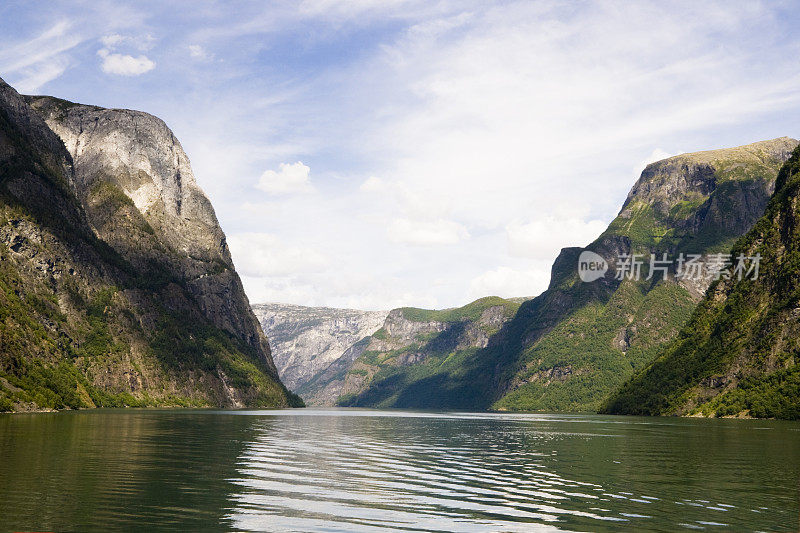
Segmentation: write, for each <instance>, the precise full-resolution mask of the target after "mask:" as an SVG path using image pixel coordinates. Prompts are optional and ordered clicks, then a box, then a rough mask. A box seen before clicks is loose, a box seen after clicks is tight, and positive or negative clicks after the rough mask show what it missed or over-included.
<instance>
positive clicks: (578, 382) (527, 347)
mask: <svg viewBox="0 0 800 533" xmlns="http://www.w3.org/2000/svg"><path fill="white" fill-rule="evenodd" d="M797 145H798V141H795V140H793V139H789V138H780V139H774V140H771V141H762V142H757V143H754V144H750V145H746V146H740V147H736V148H728V149H722V150H712V151H707V152H697V153H691V154H683V155H679V156H675V157H671V158H668V159H665V160H662V161H658V162H655V163H653V164H650V165H648V166H647V167H646V168H645V169H644V171H643V172H642V174H641V177H640V178H639V179H638V180H637V182H636V183H635V184H634V186H633V188H632V189H631V191H630V193H629V194H628V197H627V199H626V200H625V202H624V204H623V206H622V208H621V210H620V212H619V214H618V216H617V217H616V218H615V219H614V220H613V221H612V222H611V224H610V225H609V227H608V228H607V229H606V231H605V232H603V234H602V235H600V237H598V239H597V240H595V241H594V242H593V243H591V244H590V245H589V246H587V247H586V248H565V249H563V250H562V251H561V253H560V255H559V256H558V258H557V259H556V261H555V262H554V264H553V267H552V274H551V281H550V285H549V287H548V289H547V290H546V291H545V292H544V293H542V294H541V295H539V296H538V297H536V298H533V299H530V300H528V301H523V302H522V303H521V305H520V301H511V300H502V299H500V298H484V299H481V300H478V301H476V302H473V303H472V304H469V305H467V306H465V307H462V308H458V309H450V310H444V311H427V310H421V309H413V308H406V309H395V310H393V311H391V312H390V313H389V315H388V316H387V317H386V321H385V323H384V325H383V327H381V328H380V329H379V330H378V331H376V332H375V333H373V334H372V335H371V336H369V337H368V338H365V339H363V340H361V341H359V342H356V343H355V344H353V345H351V346H350V348H349V349H348V350H347V351H346V352H341V353H343V356H342V357H340V358H338V359H336V360H334V361H333V363H332V364H331V365H330V366H328V367H327V368H325V369H324V370H322V371H318V370H319V368H320V367H315V368H314V369H313V372H312V373H313V374H314V375H313V377H312V378H310V380H309V381H307V382H306V383H305V384H304V385H302V387H300V388H298V389H297V390H298V391H299V392H300V393H301V394H303V395H304V397H306V398H309V401H310V402H312V403H317V404H322V405H331V404H332V403H333V402H334V401H335V402H336V403H337V404H338V405H344V406H359V407H405V408H447V409H475V410H480V409H497V410H546V411H594V410H596V409H598V408H599V407H600V405H601V404H602V402H603V400H605V399H606V398H607V397H608V396H609V395H610V394H611V393H612V392H613V391H614V390H616V389H617V388H618V387H619V386H620V385H621V384H622V383H624V382H625V381H626V380H627V379H628V378H629V377H630V376H632V375H633V374H634V373H635V372H637V371H639V370H641V369H642V368H644V367H645V366H647V365H648V364H649V363H650V362H651V361H653V360H654V359H655V358H656V357H657V356H658V355H660V354H661V353H663V350H664V349H665V348H666V347H667V346H668V345H669V344H670V342H672V341H673V340H674V339H675V338H676V337H677V335H678V332H679V331H680V328H681V327H682V326H683V325H684V324H686V322H687V321H688V320H689V317H690V316H691V313H692V311H693V310H694V308H695V306H696V305H697V303H698V302H699V301H700V299H701V298H702V297H703V295H704V294H705V291H706V289H707V288H708V286H709V284H710V283H711V281H712V280H711V279H710V278H708V277H706V276H703V277H689V276H684V277H682V278H678V276H676V274H677V273H678V272H677V264H678V258H679V257H681V254H683V256H684V257H687V258H688V257H690V254H696V255H698V256H700V259H701V260H702V261H707V260H708V259H709V258H710V257H713V256H714V254H718V253H723V252H725V251H728V250H730V246H731V245H732V244H733V243H734V242H735V241H736V240H737V239H738V238H739V237H740V236H741V235H743V234H745V233H746V232H747V231H748V230H750V228H752V227H753V225H754V224H755V222H756V221H757V220H758V219H759V218H760V217H761V216H762V215H763V213H764V209H765V207H766V205H767V203H768V201H769V198H770V196H771V195H772V193H773V191H774V188H775V177H776V175H777V173H778V170H779V169H780V167H781V165H782V164H783V163H784V162H785V161H786V160H787V159H788V158H789V156H790V154H791V152H792V150H793V149H794V148H795V147H796V146H797ZM584 252H592V253H594V254H597V255H596V257H597V256H599V257H600V258H601V259H602V260H603V261H604V262H605V264H606V265H607V268H608V270H607V272H606V273H605V275H603V276H601V277H599V278H598V279H596V280H594V281H591V282H584V281H583V280H582V279H581V277H580V275H579V271H578V266H579V258H581V256H582V255H583V254H584ZM626 254H627V255H634V254H638V255H640V256H641V258H643V263H644V264H643V265H642V266H641V276H639V277H638V278H636V279H634V278H635V277H631V276H625V277H623V279H617V276H616V275H615V274H616V273H617V271H618V269H621V268H623V267H624V264H623V263H621V261H620V259H621V257H622V256H625V255H626ZM651 254H653V255H655V256H656V257H658V258H662V254H667V257H668V258H671V259H672V261H669V265H668V268H666V276H665V275H664V271H663V270H662V271H656V269H654V271H653V276H650V266H649V258H650V256H651ZM648 278H649V279H648ZM287 320H288V324H286V323H284V324H283V325H281V328H284V329H286V328H287V327H288V328H291V327H292V326H291V322H292V320H290V319H287ZM269 327H273V326H269ZM269 327H268V329H269ZM339 350H341V347H340V348H338V349H337V351H339Z"/></svg>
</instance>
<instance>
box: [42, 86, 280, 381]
mask: <svg viewBox="0 0 800 533" xmlns="http://www.w3.org/2000/svg"><path fill="white" fill-rule="evenodd" d="M26 98H27V100H28V102H29V104H30V106H31V107H32V108H33V109H34V110H36V111H37V112H38V113H39V114H40V115H41V116H42V117H43V118H44V119H45V121H46V122H47V125H48V126H49V127H50V128H51V129H52V130H53V131H54V132H55V133H56V134H58V136H59V137H60V138H61V140H62V141H63V143H64V146H66V148H67V150H68V151H69V153H70V155H71V156H72V159H73V161H74V167H75V173H74V181H75V183H74V186H75V189H76V193H77V195H78V198H79V199H80V200H81V202H82V203H83V204H84V205H85V206H86V210H87V213H88V215H89V221H90V223H91V224H92V226H93V227H94V229H95V231H96V232H97V233H98V235H99V236H100V238H102V239H103V240H105V241H106V242H108V243H109V244H110V245H111V246H112V247H113V248H114V249H115V250H117V251H118V252H120V253H121V254H123V255H124V256H126V257H127V258H129V259H130V260H131V262H132V263H134V264H135V265H137V266H143V265H150V264H152V263H154V262H156V263H159V264H164V265H168V266H169V270H171V271H172V272H179V273H180V275H181V277H182V278H183V279H182V281H183V282H185V284H186V285H187V287H188V288H189V290H190V291H191V293H192V295H193V296H194V297H195V299H196V300H197V303H198V304H199V306H200V308H201V309H202V311H203V313H204V314H205V315H206V316H207V317H208V318H209V319H210V320H211V321H212V322H213V323H214V324H215V325H217V326H218V327H220V328H222V329H224V330H226V331H228V332H229V333H231V334H233V335H235V336H237V337H238V338H240V339H241V340H243V341H245V342H246V343H247V344H249V345H250V346H252V347H253V348H254V349H255V350H257V351H258V352H259V354H260V356H261V357H262V358H263V359H264V361H265V362H266V363H267V364H268V365H269V366H270V367H272V368H273V370H274V364H273V362H272V358H271V356H270V347H269V344H268V342H267V340H266V337H265V336H264V335H263V333H262V332H261V329H260V327H259V325H258V322H257V320H256V318H255V317H254V316H253V314H252V311H251V310H250V306H249V303H248V301H247V296H246V295H245V293H244V289H243V287H242V284H241V281H240V279H239V277H238V275H237V274H236V272H235V270H234V267H233V262H232V260H231V256H230V252H229V250H228V246H227V243H226V241H225V235H224V234H223V232H222V229H221V228H220V226H219V223H218V222H217V218H216V215H215V213H214V209H213V207H212V206H211V202H210V201H209V200H208V198H207V197H206V196H205V194H204V193H203V191H202V190H201V189H200V187H199V186H198V185H197V182H196V181H195V178H194V174H193V173H192V169H191V165H190V164H189V159H188V157H187V156H186V153H185V152H184V151H183V148H182V147H181V145H180V143H179V142H178V140H177V139H176V138H175V136H174V135H173V133H172V131H170V129H169V128H168V127H167V125H166V124H165V123H164V122H163V121H162V120H161V119H159V118H157V117H154V116H152V115H149V114H147V113H142V112H139V111H131V110H125V109H104V108H100V107H95V106H88V105H79V104H73V103H71V102H66V101H64V100H59V99H57V98H52V97H46V96H37V97H26ZM119 192H121V193H122V194H124V195H125V196H126V197H127V198H128V199H130V202H131V203H132V209H131V210H130V211H131V212H130V216H129V218H131V219H132V220H133V219H136V220H138V222H139V225H140V226H141V228H142V229H143V230H144V231H142V232H140V235H139V238H138V239H131V238H130V233H131V228H130V227H125V226H122V227H121V224H120V222H119V220H117V219H108V218H107V216H106V215H107V209H106V205H107V204H108V202H109V200H110V199H111V198H113V197H114V195H115V194H118V193H119Z"/></svg>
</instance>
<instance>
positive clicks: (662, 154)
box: [633, 148, 680, 179]
mask: <svg viewBox="0 0 800 533" xmlns="http://www.w3.org/2000/svg"><path fill="white" fill-rule="evenodd" d="M679 153H680V152H679ZM675 155H678V153H674V154H670V153H669V152H666V151H664V150H662V149H661V148H655V149H654V150H653V152H652V153H651V154H650V155H649V156H647V157H645V158H644V159H642V160H641V161H640V162H639V164H638V165H636V166H635V167H633V175H634V179H639V176H640V175H641V174H642V171H643V170H644V169H645V168H646V167H647V165H649V164H650V163H655V162H656V161H661V160H662V159H668V158H670V157H672V156H675Z"/></svg>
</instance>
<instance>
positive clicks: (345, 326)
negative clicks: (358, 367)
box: [253, 304, 388, 404]
mask: <svg viewBox="0 0 800 533" xmlns="http://www.w3.org/2000/svg"><path fill="white" fill-rule="evenodd" d="M253 311H254V312H255V314H256V317H257V318H258V320H259V322H260V323H261V327H262V328H263V329H264V332H265V333H266V334H267V335H268V336H269V338H270V340H271V342H272V346H273V357H274V359H275V365H276V366H277V368H278V373H279V375H280V377H281V380H283V382H284V383H285V384H286V386H287V387H289V388H290V389H291V390H293V391H296V392H299V393H301V394H303V391H304V386H305V385H306V384H307V383H309V382H310V381H312V380H313V379H314V378H315V377H316V376H317V375H318V374H319V373H321V372H323V371H325V370H327V369H328V368H329V367H330V366H331V365H333V364H335V363H336V362H337V361H339V360H340V359H342V357H345V356H347V355H348V354H349V353H352V351H349V350H350V348H351V347H352V346H353V345H354V344H356V343H357V342H359V341H361V340H362V339H364V338H365V337H368V336H370V335H372V334H373V333H375V332H376V331H377V330H378V329H379V328H380V327H381V326H382V325H383V321H384V320H385V319H386V316H387V315H388V311H357V310H354V309H332V308H328V307H304V306H299V305H288V304H257V305H254V306H253ZM350 362H352V360H351V361H350ZM309 403H312V404H313V403H315V400H314V396H313V394H312V397H311V398H309Z"/></svg>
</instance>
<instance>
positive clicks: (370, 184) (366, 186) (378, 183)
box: [358, 176, 386, 192]
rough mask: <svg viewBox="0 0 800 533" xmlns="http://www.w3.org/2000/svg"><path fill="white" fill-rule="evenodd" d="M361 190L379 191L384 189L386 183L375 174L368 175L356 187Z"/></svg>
mask: <svg viewBox="0 0 800 533" xmlns="http://www.w3.org/2000/svg"><path fill="white" fill-rule="evenodd" d="M358 189H359V190H360V191H362V192H381V191H383V190H385V189H386V183H385V182H384V181H383V180H382V179H380V178H376V177H375V176H370V177H369V178H367V179H366V180H364V183H362V184H361V186H360V187H359V188H358Z"/></svg>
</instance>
